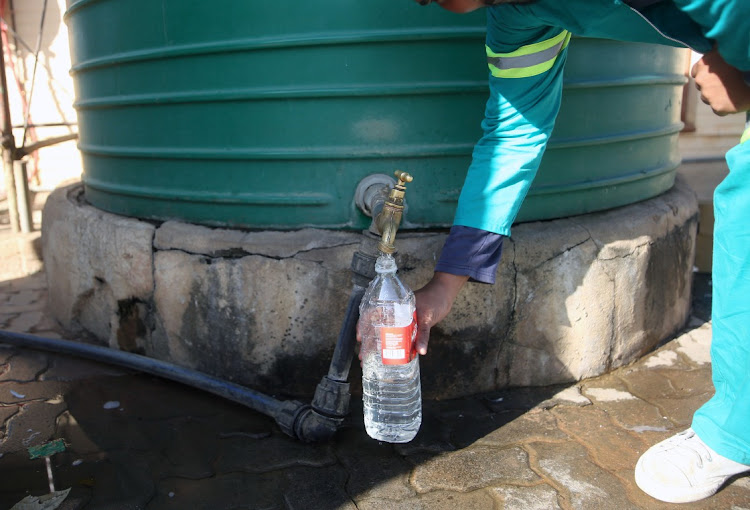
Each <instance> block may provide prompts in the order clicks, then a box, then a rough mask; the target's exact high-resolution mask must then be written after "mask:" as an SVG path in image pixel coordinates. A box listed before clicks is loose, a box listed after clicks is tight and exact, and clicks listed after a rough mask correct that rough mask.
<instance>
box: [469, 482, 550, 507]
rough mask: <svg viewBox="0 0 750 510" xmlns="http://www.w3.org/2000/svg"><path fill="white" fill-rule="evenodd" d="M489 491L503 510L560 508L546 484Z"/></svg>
mask: <svg viewBox="0 0 750 510" xmlns="http://www.w3.org/2000/svg"><path fill="white" fill-rule="evenodd" d="M491 491H492V492H493V493H494V494H496V495H497V496H498V497H499V498H500V500H501V501H502V504H503V508H504V509H507V510H513V509H517V510H556V509H560V508H561V507H560V504H559V502H558V498H559V495H558V494H557V491H556V490H555V489H553V488H552V487H550V486H549V485H546V484H539V485H534V486H532V487H513V486H507V487H494V488H493V489H491ZM459 508H460V507H459ZM467 508H468V507H467ZM474 508H480V507H474Z"/></svg>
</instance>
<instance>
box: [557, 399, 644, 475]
mask: <svg viewBox="0 0 750 510" xmlns="http://www.w3.org/2000/svg"><path fill="white" fill-rule="evenodd" d="M552 412H553V413H554V414H555V416H556V417H557V423H558V424H559V426H560V428H561V429H562V430H564V431H565V432H566V433H567V434H568V435H570V436H571V437H573V438H575V439H576V441H578V443H580V444H581V445H583V446H584V447H585V448H586V450H587V451H588V453H589V456H590V457H591V458H592V460H593V461H594V462H595V463H596V464H597V465H599V466H600V467H602V468H604V469H606V470H607V471H610V472H616V471H630V470H632V469H633V467H634V466H635V463H636V462H637V461H638V457H640V455H641V454H642V453H643V452H644V451H646V449H647V448H648V447H649V446H650V445H649V444H647V443H646V442H645V441H644V440H643V439H642V438H640V437H637V436H636V435H635V434H633V433H629V432H628V431H626V430H624V429H622V428H620V427H618V426H617V425H615V424H614V423H612V420H611V419H610V418H609V415H608V414H607V413H606V412H604V411H602V410H600V409H595V408H593V407H587V408H585V409H576V408H571V407H568V408H566V407H559V408H557V409H555V410H554V411H552Z"/></svg>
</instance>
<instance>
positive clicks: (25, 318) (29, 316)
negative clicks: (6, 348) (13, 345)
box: [5, 311, 44, 333]
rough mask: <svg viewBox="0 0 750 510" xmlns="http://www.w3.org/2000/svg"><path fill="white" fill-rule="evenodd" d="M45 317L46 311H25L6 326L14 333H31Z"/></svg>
mask: <svg viewBox="0 0 750 510" xmlns="http://www.w3.org/2000/svg"><path fill="white" fill-rule="evenodd" d="M43 318H44V312H41V311H35V312H24V313H20V314H18V315H17V316H16V317H15V318H13V319H11V320H10V321H9V322H8V325H7V327H6V328H5V329H6V330H8V331H11V332H13V333H30V332H31V331H33V330H34V328H35V327H36V325H37V324H39V323H40V322H41V321H42V319H43Z"/></svg>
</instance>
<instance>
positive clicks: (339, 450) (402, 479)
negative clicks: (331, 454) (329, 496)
mask: <svg viewBox="0 0 750 510" xmlns="http://www.w3.org/2000/svg"><path fill="white" fill-rule="evenodd" d="M364 435H365V434H361V433H360V434H357V436H359V437H355V434H353V433H351V432H350V433H349V434H348V436H346V439H347V440H346V441H345V443H342V444H336V445H335V447H334V448H335V454H336V457H337V458H338V459H339V461H340V462H341V464H342V465H343V466H344V467H345V468H346V470H347V471H348V472H349V480H348V482H347V484H346V490H347V493H348V494H350V495H351V496H352V497H353V498H354V499H355V500H357V501H359V500H360V499H379V498H384V499H403V498H410V497H412V496H414V495H416V492H415V491H414V489H413V488H412V487H411V486H410V485H409V476H410V474H411V469H412V465H411V464H410V463H408V462H407V461H406V460H404V459H403V458H402V457H401V455H398V454H397V453H395V447H394V445H392V444H388V443H381V442H378V441H373V440H372V439H370V438H363V437H362V436H364ZM342 438H343V435H342Z"/></svg>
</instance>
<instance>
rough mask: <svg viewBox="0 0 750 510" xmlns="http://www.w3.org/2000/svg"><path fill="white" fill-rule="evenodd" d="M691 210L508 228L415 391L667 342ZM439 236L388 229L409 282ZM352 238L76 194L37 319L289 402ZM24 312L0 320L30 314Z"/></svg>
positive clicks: (60, 214)
mask: <svg viewBox="0 0 750 510" xmlns="http://www.w3.org/2000/svg"><path fill="white" fill-rule="evenodd" d="M696 213H697V203H696V200H695V196H694V194H693V192H692V191H691V190H689V189H687V188H686V187H685V186H684V185H683V184H682V183H680V182H678V183H677V185H676V186H675V187H674V189H672V190H671V191H669V192H668V193H665V194H664V195H662V196H660V197H657V198H654V199H651V200H647V201H644V202H641V203H638V204H633V205H630V206H627V207H622V208H618V209H614V210H611V211H605V212H601V213H595V214H588V215H583V216H579V217H576V218H572V219H571V218H567V219H560V220H553V221H547V222H533V223H525V224H520V225H517V226H515V227H514V232H513V237H512V238H511V239H510V240H509V242H508V243H507V244H506V247H505V250H506V255H505V257H504V259H503V261H502V263H501V265H500V267H499V269H498V274H497V283H496V284H495V285H494V286H487V285H481V284H473V283H472V284H468V285H467V286H466V287H465V288H464V289H463V290H462V292H461V294H460V295H459V296H458V299H457V300H456V303H455V305H454V307H453V309H452V311H451V314H450V315H449V316H448V317H447V318H446V319H445V320H444V321H442V322H441V323H440V324H439V325H438V326H436V327H435V328H433V331H432V334H431V353H430V356H429V357H427V358H425V359H424V360H423V364H422V376H423V380H424V385H423V388H424V391H425V395H426V396H427V397H430V398H453V397H458V396H462V395H467V394H472V393H476V392H483V391H493V390H498V389H501V388H503V387H508V386H527V385H549V384H558V383H566V382H574V381H577V380H581V379H583V378H587V377H593V376H596V375H599V374H603V373H606V372H608V371H611V370H612V369H614V368H617V367H619V366H622V365H624V364H627V363H629V362H631V361H633V360H635V359H637V358H638V357H639V356H640V355H642V354H643V353H644V352H646V351H648V350H649V349H651V348H653V347H654V346H655V345H657V344H658V343H659V342H660V341H663V340H664V339H666V338H668V337H670V336H671V335H673V334H674V333H675V332H676V331H678V330H679V329H680V328H682V327H683V326H684V324H685V322H686V321H687V318H688V311H689V295H690V278H691V271H692V264H691V261H692V257H693V250H694V238H695V231H696V226H697V220H696ZM445 237H446V233H445V232H444V231H443V232H409V231H402V232H399V237H398V241H397V247H398V250H399V251H398V253H397V263H398V265H399V267H400V275H401V277H402V279H403V280H404V281H405V283H406V284H407V285H409V286H410V287H412V288H413V289H417V288H419V287H421V286H422V285H424V284H425V283H426V282H427V281H428V280H429V278H430V277H431V275H432V270H433V268H434V265H435V263H436V261H437V258H438V256H439V254H440V250H441V247H442V244H443V242H444V240H445ZM361 240H362V236H361V234H360V233H359V232H344V231H327V230H320V229H311V228H306V229H302V230H298V231H293V232H281V231H259V232H256V231H242V230H236V229H223V228H213V227H207V226H201V225H192V224H185V223H181V222H177V221H166V222H163V223H154V222H145V221H139V220H137V219H132V218H124V217H121V216H117V215H113V214H109V213H105V212H103V211H100V210H97V209H95V208H93V207H90V206H88V205H87V204H86V203H85V202H84V201H83V200H82V188H81V186H80V185H72V186H70V187H68V188H62V189H59V190H57V191H55V192H54V193H53V194H52V195H51V196H50V197H49V199H48V200H47V204H46V206H45V210H44V214H43V236H42V241H43V243H42V244H43V249H44V250H43V251H44V252H45V254H46V255H45V256H46V260H47V263H46V264H45V270H46V273H47V278H48V280H49V283H50V287H49V297H50V305H51V308H50V310H51V313H52V316H53V317H54V318H55V319H57V320H58V321H59V322H60V324H61V325H62V326H63V328H64V330H65V331H67V332H68V333H69V334H74V335H76V336H85V337H87V338H90V339H94V340H95V341H98V342H99V343H103V344H106V345H108V346H110V347H113V348H118V349H122V350H126V351H130V352H136V353H141V354H145V355H147V356H151V357H154V358H158V359H163V360H166V361H170V362H174V363H177V364H179V365H182V366H185V367H188V368H192V369H196V370H200V371H203V372H206V373H208V374H211V375H215V376H221V377H226V378H228V379H230V380H232V381H235V382H238V383H241V384H245V385H248V386H252V387H256V388H259V389H261V390H264V391H267V392H274V393H282V394H285V395H292V396H305V397H307V396H310V395H311V394H312V393H313V392H314V389H315V387H316V385H317V384H318V382H319V380H320V377H321V375H320V374H322V373H324V372H325V370H326V367H327V365H328V362H329V360H330V358H331V354H332V352H333V346H334V344H335V341H336V339H337V337H338V333H339V329H340V326H341V324H342V322H343V320H344V316H345V312H346V307H347V302H348V299H349V291H350V289H351V286H352V283H351V270H350V266H351V262H352V256H353V254H354V252H355V251H356V250H357V249H358V248H359V246H360V242H361ZM27 298H29V296H19V297H17V298H15V299H16V300H17V301H18V302H17V303H16V306H17V307H18V306H25V305H23V304H22V303H21V301H23V300H24V299H27ZM37 312H38V311H37ZM38 313H39V312H38ZM24 317H26V319H24V318H22V317H20V316H14V317H11V318H10V320H9V321H8V320H5V321H4V322H10V327H15V328H16V329H24V328H25V327H26V324H23V323H21V322H19V321H23V320H31V321H32V322H35V321H36V320H37V319H38V317H31V318H28V316H26V315H25V316H24ZM358 370H359V367H357V366H355V367H353V375H354V377H355V379H356V376H357V375H358V372H357V371H358ZM353 390H354V391H355V392H357V391H359V388H358V385H356V384H355V385H353Z"/></svg>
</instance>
